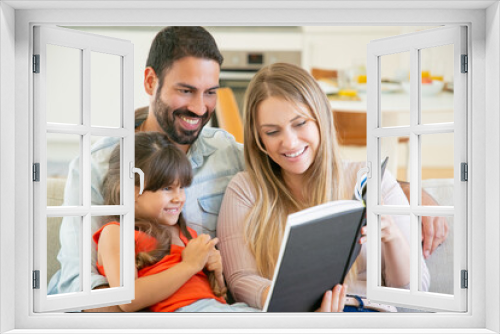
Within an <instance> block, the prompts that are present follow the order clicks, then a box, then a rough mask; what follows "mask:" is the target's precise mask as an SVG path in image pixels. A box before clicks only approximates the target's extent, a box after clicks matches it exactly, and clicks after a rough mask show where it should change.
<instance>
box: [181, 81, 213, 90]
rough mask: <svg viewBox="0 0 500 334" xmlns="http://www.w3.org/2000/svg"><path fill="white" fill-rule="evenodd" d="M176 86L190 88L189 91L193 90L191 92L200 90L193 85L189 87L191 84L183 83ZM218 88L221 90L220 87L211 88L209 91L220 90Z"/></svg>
mask: <svg viewBox="0 0 500 334" xmlns="http://www.w3.org/2000/svg"><path fill="white" fill-rule="evenodd" d="M176 86H178V87H184V88H188V89H191V90H198V88H196V87H195V86H192V85H189V84H186V83H182V82H179V83H177V84H176ZM218 88H220V86H219V85H217V86H213V87H210V88H209V89H207V90H214V89H218Z"/></svg>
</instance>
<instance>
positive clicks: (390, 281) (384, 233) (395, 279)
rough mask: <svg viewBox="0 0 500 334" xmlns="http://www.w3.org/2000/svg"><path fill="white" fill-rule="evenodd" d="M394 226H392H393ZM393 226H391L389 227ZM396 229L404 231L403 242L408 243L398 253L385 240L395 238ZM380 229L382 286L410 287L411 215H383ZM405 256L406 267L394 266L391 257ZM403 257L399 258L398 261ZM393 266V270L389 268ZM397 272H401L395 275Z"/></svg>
mask: <svg viewBox="0 0 500 334" xmlns="http://www.w3.org/2000/svg"><path fill="white" fill-rule="evenodd" d="M391 226H392V227H391ZM389 227H391V228H389ZM396 229H397V230H399V231H400V232H402V233H401V234H400V235H401V236H402V238H403V239H402V242H403V243H406V246H405V247H406V249H399V250H398V253H397V254H391V253H389V251H388V247H386V246H385V242H386V241H388V239H389V238H393V237H394V234H393V233H396ZM379 231H380V248H379V250H380V252H379V257H380V260H381V264H382V273H381V274H382V277H381V286H386V287H392V288H397V289H409V284H410V265H411V263H410V262H411V261H410V240H409V239H408V238H409V237H410V216H409V215H381V216H380V220H379ZM396 257H400V258H401V257H404V258H403V261H401V263H403V265H404V266H405V267H404V268H397V267H394V262H392V261H391V258H392V259H394V258H396ZM399 260H401V259H398V261H399ZM390 267H392V269H391V270H388V268H390ZM395 272H399V274H397V275H395V274H394V273H395Z"/></svg>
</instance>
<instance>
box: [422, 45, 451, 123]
mask: <svg viewBox="0 0 500 334" xmlns="http://www.w3.org/2000/svg"><path fill="white" fill-rule="evenodd" d="M420 66H421V69H422V83H421V86H420V103H421V124H429V123H446V122H453V67H454V62H453V44H450V45H445V46H439V47H434V48H427V49H422V50H420Z"/></svg>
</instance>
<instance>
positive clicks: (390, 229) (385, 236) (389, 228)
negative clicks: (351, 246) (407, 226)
mask: <svg viewBox="0 0 500 334" xmlns="http://www.w3.org/2000/svg"><path fill="white" fill-rule="evenodd" d="M367 231H368V227H367V226H363V227H362V228H361V238H359V243H360V244H364V243H365V242H366V240H367V238H366V232H367ZM400 237H402V234H401V231H400V230H399V228H398V226H397V225H396V224H395V223H394V220H392V217H391V216H382V219H381V222H380V240H382V242H384V243H386V242H391V241H393V240H394V239H396V238H400Z"/></svg>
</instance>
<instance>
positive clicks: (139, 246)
mask: <svg viewBox="0 0 500 334" xmlns="http://www.w3.org/2000/svg"><path fill="white" fill-rule="evenodd" d="M110 224H114V225H120V224H119V223H118V222H111V223H108V224H106V225H104V226H103V227H101V228H100V229H99V230H98V231H97V232H96V233H94V236H93V238H94V241H95V242H96V244H98V242H99V237H100V236H101V232H102V230H103V229H104V228H105V227H106V226H107V225H110ZM188 230H189V233H191V236H192V237H193V238H196V237H197V234H196V232H195V231H194V230H192V229H190V228H189V227H188ZM179 237H180V238H181V240H182V242H183V243H184V244H185V245H186V244H187V242H188V239H187V238H186V237H185V236H184V235H183V234H182V233H180V235H179ZM155 247H156V239H155V238H153V237H151V236H150V235H148V234H146V233H144V232H140V231H135V253H136V254H137V253H139V252H147V251H151V250H153V249H155ZM184 248H185V247H182V246H177V245H171V246H170V254H168V255H165V257H164V258H163V259H161V260H160V261H158V262H157V263H155V264H153V265H152V266H149V267H145V268H142V269H141V270H139V271H138V273H137V276H138V277H143V276H150V275H154V274H157V273H160V272H162V271H164V270H167V269H170V268H172V267H173V266H175V265H176V264H178V263H180V262H181V261H182V255H181V254H182V251H183V249H184ZM97 270H98V271H99V273H100V274H101V275H103V276H106V275H105V274H104V267H103V266H101V265H100V264H99V263H97ZM207 298H210V299H216V300H218V301H219V302H221V303H224V304H225V303H226V301H225V300H224V299H223V298H220V297H216V296H215V295H214V293H213V291H212V288H211V287H210V283H209V282H208V277H207V275H205V273H204V272H203V271H200V272H198V273H197V274H195V275H194V276H193V277H191V278H190V279H189V280H188V281H187V282H186V283H184V285H183V286H181V287H180V288H179V289H178V290H177V291H176V292H175V293H174V294H172V295H171V296H170V297H168V298H167V299H165V300H162V301H161V302H159V303H157V304H154V305H151V306H150V307H149V310H150V311H152V312H173V311H175V310H177V309H178V308H181V307H184V306H187V305H190V304H192V303H194V302H196V301H198V300H200V299H207Z"/></svg>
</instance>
